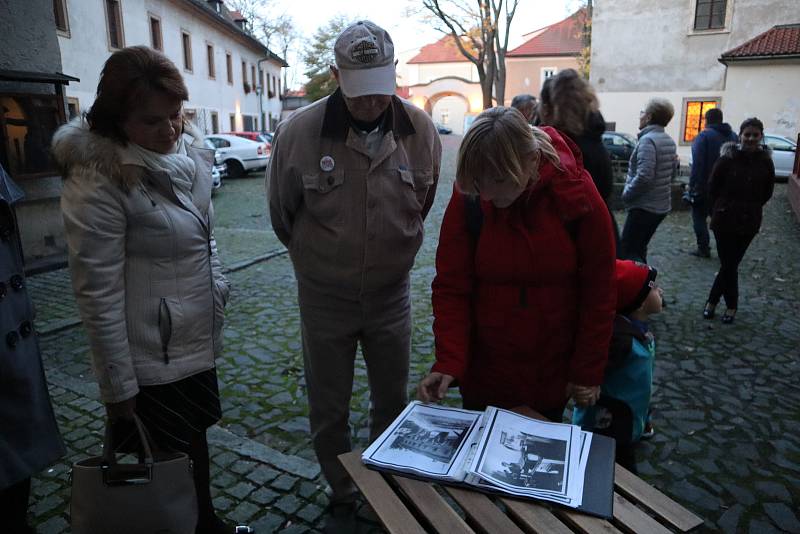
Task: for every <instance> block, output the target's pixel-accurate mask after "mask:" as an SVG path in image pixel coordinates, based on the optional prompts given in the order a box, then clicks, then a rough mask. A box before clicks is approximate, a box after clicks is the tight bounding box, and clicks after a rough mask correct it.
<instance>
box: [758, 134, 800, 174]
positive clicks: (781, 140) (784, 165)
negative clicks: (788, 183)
mask: <svg viewBox="0 0 800 534" xmlns="http://www.w3.org/2000/svg"><path fill="white" fill-rule="evenodd" d="M764 144H766V145H767V146H768V147H770V148H771V149H772V163H774V164H775V176H776V177H778V178H783V179H787V178H789V175H790V174H792V169H793V168H794V155H795V154H796V153H797V143H796V142H794V141H793V140H792V139H790V138H788V137H784V136H782V135H776V134H771V133H765V134H764Z"/></svg>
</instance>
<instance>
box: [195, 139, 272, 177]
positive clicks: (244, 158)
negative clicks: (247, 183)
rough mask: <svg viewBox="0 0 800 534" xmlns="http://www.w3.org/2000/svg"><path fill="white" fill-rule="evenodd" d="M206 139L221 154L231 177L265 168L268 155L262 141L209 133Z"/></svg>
mask: <svg viewBox="0 0 800 534" xmlns="http://www.w3.org/2000/svg"><path fill="white" fill-rule="evenodd" d="M206 139H207V140H208V141H210V142H211V144H212V145H214V148H216V149H217V151H218V152H219V153H220V154H221V155H222V161H224V162H225V164H226V165H227V166H228V176H230V177H231V178H238V177H240V176H242V175H244V174H245V173H246V172H250V171H253V170H263V169H266V168H267V163H268V161H269V156H268V155H267V153H266V150H264V143H258V142H256V141H251V140H249V139H245V138H243V137H237V136H235V135H228V134H210V135H207V136H206Z"/></svg>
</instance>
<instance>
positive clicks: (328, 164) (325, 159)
mask: <svg viewBox="0 0 800 534" xmlns="http://www.w3.org/2000/svg"><path fill="white" fill-rule="evenodd" d="M335 166H336V162H335V161H333V158H332V157H330V156H322V159H321V160H319V168H320V169H322V170H323V171H325V172H331V171H332V170H333V168H334V167H335Z"/></svg>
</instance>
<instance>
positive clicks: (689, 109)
mask: <svg viewBox="0 0 800 534" xmlns="http://www.w3.org/2000/svg"><path fill="white" fill-rule="evenodd" d="M716 107H719V99H718V98H704V99H700V100H690V99H685V100H684V102H683V117H684V118H683V134H682V135H681V142H682V143H683V144H688V143H691V142H692V141H694V138H695V137H697V134H699V133H700V132H702V131H703V128H705V127H706V111H708V110H709V109H712V108H716Z"/></svg>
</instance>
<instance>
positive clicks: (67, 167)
mask: <svg viewBox="0 0 800 534" xmlns="http://www.w3.org/2000/svg"><path fill="white" fill-rule="evenodd" d="M184 135H185V136H189V137H190V138H191V141H189V140H188V139H187V143H189V145H190V146H193V147H197V148H204V147H203V134H202V133H201V132H200V131H199V130H198V129H197V128H196V127H195V126H194V125H192V124H191V123H189V122H185V123H184ZM50 148H51V152H52V154H53V158H54V159H55V161H56V163H57V164H58V167H59V169H60V170H61V173H62V176H64V177H65V178H74V177H76V176H79V175H80V174H81V172H85V171H94V172H97V173H99V174H102V175H104V176H107V177H108V178H109V179H110V180H113V181H115V182H117V185H119V186H120V187H122V188H123V189H125V190H130V189H131V188H132V187H133V186H135V185H136V183H137V182H138V180H139V177H140V173H139V172H125V171H124V170H123V168H124V167H125V166H126V165H129V164H135V163H133V162H132V161H131V160H130V158H127V157H126V151H127V147H126V146H125V145H123V144H121V143H119V142H118V141H115V140H113V139H111V138H109V137H105V136H102V135H100V134H97V133H95V132H93V131H91V130H90V129H89V123H88V122H87V121H86V119H85V118H84V117H82V116H81V117H76V118H74V119H72V120H71V121H69V122H68V123H67V124H65V125H63V126H61V127H60V128H59V129H58V130H57V131H56V133H55V134H54V135H53V141H52V143H51V146H50Z"/></svg>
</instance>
